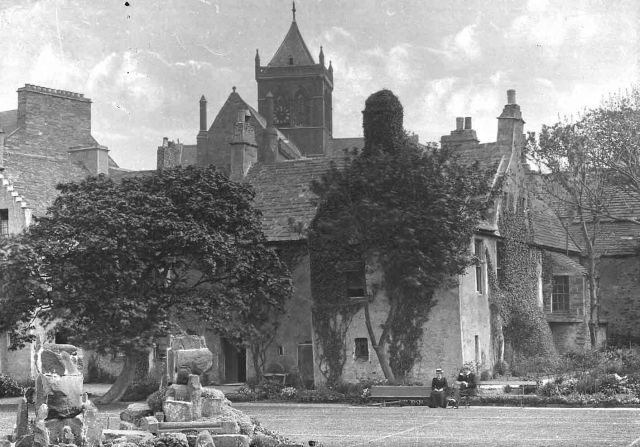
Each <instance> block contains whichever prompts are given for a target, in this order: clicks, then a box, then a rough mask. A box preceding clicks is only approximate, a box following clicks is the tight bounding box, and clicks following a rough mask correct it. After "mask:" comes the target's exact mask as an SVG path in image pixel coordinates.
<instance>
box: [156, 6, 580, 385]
mask: <svg viewBox="0 0 640 447" xmlns="http://www.w3.org/2000/svg"><path fill="white" fill-rule="evenodd" d="M255 79H256V82H257V85H258V97H257V107H256V108H254V107H252V106H251V105H249V104H248V103H247V102H246V101H245V100H244V99H242V98H241V97H240V94H239V93H238V92H236V89H235V88H233V91H232V92H231V94H230V95H229V97H228V98H227V100H226V102H225V103H224V104H223V105H222V107H221V108H220V110H219V111H218V113H217V115H216V117H215V119H214V120H213V123H212V124H211V125H210V126H208V121H207V103H206V99H205V98H204V97H202V98H201V99H200V102H199V109H200V128H199V132H198V134H197V136H196V141H197V144H195V145H186V144H179V143H176V144H174V143H173V142H170V141H168V139H165V140H164V141H163V144H162V146H160V147H159V148H158V169H163V168H168V167H171V166H176V165H191V164H197V165H208V164H211V163H212V164H215V165H216V166H218V167H219V168H220V169H222V170H223V171H224V172H226V173H228V174H229V175H230V177H231V178H233V179H235V180H238V181H245V182H249V183H250V184H251V185H253V187H254V188H255V190H256V205H257V206H258V207H259V208H260V210H261V211H262V213H263V229H264V232H265V234H266V236H267V238H268V240H269V241H270V242H271V243H272V244H273V245H274V246H275V247H276V248H277V249H279V250H281V251H286V252H287V253H288V259H289V260H290V267H291V270H292V273H293V280H294V286H295V292H294V297H293V299H292V300H291V301H290V302H289V304H288V308H287V312H286V313H285V314H284V315H283V316H282V323H281V328H280V331H279V334H278V336H277V337H276V340H275V342H274V343H273V345H272V346H271V347H270V351H269V352H268V355H267V357H268V360H267V364H266V369H267V372H282V373H285V372H291V371H296V370H297V371H299V372H300V374H301V375H302V378H303V380H304V381H305V382H307V383H311V382H315V383H319V382H322V381H324V378H323V377H322V374H321V372H320V368H319V357H318V355H319V350H321V349H322V347H321V346H320V344H319V343H318V340H317V337H316V334H315V332H314V328H313V297H312V280H313V276H312V274H311V260H310V254H309V251H308V247H307V242H306V230H307V228H308V226H309V224H310V222H311V220H312V219H313V217H314V215H315V212H316V208H315V205H314V204H313V201H312V199H313V195H312V193H311V192H310V183H311V182H312V181H313V180H315V179H319V178H320V176H321V175H322V174H323V173H324V172H325V171H326V170H327V169H328V168H329V166H330V164H331V163H333V164H336V165H337V166H341V165H342V164H343V163H344V162H345V151H348V150H350V149H353V148H356V149H361V148H362V147H363V139H362V138H334V137H333V132H332V112H333V110H332V102H333V101H332V91H333V82H334V72H333V67H332V65H331V63H329V65H328V67H327V65H326V64H325V56H324V52H323V50H322V48H320V50H319V54H318V62H317V63H316V61H315V59H314V58H313V56H312V55H311V52H310V51H309V49H308V48H307V46H306V44H305V42H304V40H303V38H302V35H301V33H300V30H299V28H298V24H297V22H296V19H295V11H294V16H293V21H292V24H291V27H290V29H289V31H288V32H287V34H286V35H285V38H284V40H283V42H282V44H281V45H280V47H279V48H278V50H277V51H276V53H275V55H274V56H273V57H272V58H271V59H270V61H269V62H268V63H267V64H266V65H262V64H261V58H260V55H259V53H258V52H256V57H255ZM523 126H524V120H523V119H522V113H521V111H520V106H519V105H518V104H517V103H516V99H515V91H513V90H510V91H509V92H508V98H507V104H506V105H505V107H504V110H503V112H502V114H501V115H500V116H499V117H498V123H497V134H496V141H495V142H493V143H479V141H478V138H477V136H476V132H475V130H473V128H472V119H471V117H466V118H457V119H456V128H455V129H454V130H453V131H451V133H450V135H446V136H443V137H442V140H441V144H442V146H446V147H449V148H451V149H452V150H453V151H454V152H455V153H456V155H457V156H458V157H459V159H460V161H461V162H463V163H468V164H472V163H474V162H478V163H479V164H480V167H481V168H485V169H491V170H492V172H493V173H494V181H496V180H497V179H498V178H499V177H504V178H505V179H506V181H505V183H504V194H503V195H502V196H501V197H500V198H499V199H498V200H497V201H496V203H495V206H494V207H493V209H492V212H491V214H490V216H489V218H488V219H487V220H485V221H484V222H481V224H480V227H479V229H478V231H477V233H476V235H475V236H474V237H473V239H472V240H470V241H469V248H470V250H471V251H472V252H476V253H477V254H478V255H479V256H480V257H481V258H482V259H484V261H483V262H481V263H480V264H478V265H477V266H475V267H472V268H470V269H469V270H468V271H467V272H466V273H465V274H464V275H462V276H461V277H460V278H459V282H458V285H457V286H455V287H453V288H451V289H447V290H441V291H439V292H438V296H437V301H438V303H437V305H436V306H435V307H434V308H433V310H432V311H431V314H430V318H429V322H428V323H427V325H426V326H425V331H424V337H423V340H422V343H421V348H420V349H421V351H420V352H421V357H422V360H421V361H420V362H418V363H417V364H416V365H415V367H414V368H413V371H412V375H413V376H414V377H415V378H416V379H418V380H423V381H424V380H426V379H428V378H430V377H431V374H432V372H433V370H434V369H435V367H436V366H441V367H443V368H445V369H446V370H447V371H449V372H450V373H453V372H454V371H456V370H457V369H458V368H459V367H460V365H462V364H463V363H465V362H470V361H473V362H477V363H478V364H480V365H483V367H484V368H491V367H492V365H493V363H494V362H495V359H496V355H497V353H496V352H495V349H494V346H493V341H492V338H491V323H490V320H491V311H490V305H489V298H490V293H491V291H490V290H489V287H488V283H489V274H490V272H488V271H487V269H488V268H489V266H490V265H491V266H492V267H491V268H493V269H494V272H493V274H495V273H496V271H495V269H496V266H497V263H495V262H494V263H493V264H490V263H489V262H487V260H486V259H485V258H486V256H487V255H485V254H486V253H488V256H489V257H491V258H493V259H494V260H495V259H496V258H497V250H498V249H497V247H498V244H499V241H500V234H499V230H498V218H499V216H500V210H501V208H502V207H504V206H507V204H508V203H511V204H520V205H522V206H523V207H525V208H526V209H528V210H529V211H528V213H529V214H528V216H529V222H530V225H529V233H530V244H531V246H532V247H533V248H535V249H536V250H538V252H539V260H540V261H539V263H540V267H539V285H538V290H537V294H538V296H539V305H540V306H541V307H542V306H547V310H548V312H547V313H548V320H549V323H550V324H551V325H552V328H554V329H553V333H554V336H557V340H558V344H559V346H564V347H565V348H566V349H573V348H575V347H578V346H582V344H583V343H584V340H583V335H584V333H583V327H582V326H583V323H584V315H583V314H582V313H580V312H578V313H576V314H571V315H565V314H562V312H561V311H560V310H562V311H564V310H565V306H564V305H560V306H559V305H558V303H559V301H558V300H559V299H560V298H558V297H559V296H560V295H558V294H559V293H560V292H558V291H559V290H560V289H559V287H560V286H559V285H557V282H558V281H564V280H560V279H558V280H555V279H553V278H555V276H554V275H552V277H551V278H544V279H543V267H542V264H543V259H546V260H547V265H548V268H547V269H548V270H550V271H551V270H553V271H555V272H557V273H558V275H556V276H563V277H568V278H569V283H568V284H567V287H568V289H567V290H568V292H567V293H569V295H570V297H569V298H568V300H569V301H570V303H571V309H573V307H576V306H577V307H580V309H583V308H584V303H583V300H584V293H583V288H584V282H583V278H582V270H581V267H580V265H579V264H578V263H577V262H576V261H575V260H574V259H573V258H572V257H571V256H573V255H575V254H576V253H577V249H576V247H575V246H567V244H566V243H565V239H566V238H565V237H564V236H563V233H562V226H561V225H560V222H559V221H558V220H557V217H555V215H554V214H553V212H551V211H550V209H549V208H548V207H546V206H545V205H544V204H543V203H541V202H538V201H535V200H533V199H530V194H529V193H528V189H527V182H526V177H527V173H528V170H527V168H526V163H524V161H523V156H522V149H523V146H524V144H525V141H524V135H523V134H524V128H523ZM530 202H531V203H530ZM534 205H535V206H534ZM425 231H428V229H425ZM347 270H348V269H347ZM347 270H345V275H349V274H350V272H349V271H347ZM376 275H378V273H377V272H375V271H374V272H373V273H371V274H369V275H368V276H367V277H366V279H365V281H366V283H365V284H362V286H361V287H358V289H359V290H362V291H363V293H365V292H366V290H367V289H370V288H371V285H372V283H373V282H375V281H376V280H377V279H378V278H377V277H376ZM554 281H555V282H554ZM562 284H565V283H564V282H563V283H562ZM348 293H349V292H348V291H345V299H347V298H348V296H347V295H348ZM563 293H564V292H563ZM562 296H563V297H564V295H562ZM563 299H564V298H563ZM385 306H386V302H385V298H384V296H380V297H379V299H378V300H377V301H376V302H374V303H372V304H371V309H372V314H373V320H374V324H375V322H380V321H381V320H382V318H383V317H384V315H385V312H386V307H385ZM201 331H202V332H203V333H205V332H206V330H205V328H202V330H201ZM207 338H208V342H207V344H208V346H209V347H210V349H212V351H214V358H215V359H214V371H213V372H212V374H211V379H212V380H213V381H216V382H222V383H224V382H242V381H244V380H246V379H247V378H248V377H250V376H251V375H252V372H251V371H250V370H248V369H247V367H248V366H247V365H251V362H250V361H248V360H249V359H247V353H245V352H244V351H238V350H236V349H235V348H234V347H232V346H231V345H230V344H229V343H227V342H226V341H225V340H221V339H219V338H218V337H216V336H214V335H213V334H207ZM345 344H346V346H347V353H348V354H349V355H348V358H347V361H346V364H345V366H344V372H343V379H344V380H348V381H354V380H357V379H359V378H362V377H381V376H382V371H381V369H380V366H379V365H378V360H377V357H376V355H375V353H374V352H373V349H372V348H371V343H370V341H369V339H368V333H367V330H366V327H365V325H364V316H363V312H362V311H360V312H358V313H357V314H356V316H355V317H354V319H353V321H352V323H351V324H350V326H349V329H348V331H347V335H346V338H345ZM563 349H564V348H563Z"/></svg>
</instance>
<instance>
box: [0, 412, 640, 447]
mask: <svg viewBox="0 0 640 447" xmlns="http://www.w3.org/2000/svg"><path fill="white" fill-rule="evenodd" d="M126 406H127V404H126V403H119V404H113V405H107V406H101V407H99V410H100V417H101V419H102V420H103V422H104V425H105V426H106V425H107V422H108V423H109V426H110V428H118V421H119V414H120V412H121V411H122V410H123V409H124V408H125V407H126ZM234 406H235V407H236V408H238V409H240V410H241V411H244V412H245V413H247V414H249V415H251V416H255V417H256V418H257V419H258V420H259V421H261V424H262V426H264V427H266V428H268V429H271V430H276V431H278V432H279V433H280V434H282V435H283V436H286V437H288V438H291V439H292V440H294V441H297V442H299V443H301V444H303V445H305V446H306V445H308V441H310V440H315V441H319V443H320V444H321V445H322V446H323V447H334V446H335V447H341V446H344V447H357V446H370V447H374V446H398V447H408V446H527V447H534V446H545V447H548V446H553V447H556V446H598V447H600V446H626V447H640V409H636V408H633V409H590V408H584V409H583V408H580V409H578V408H517V407H470V408H468V409H464V408H460V409H458V410H452V409H451V410H443V409H431V408H428V407H418V406H404V407H385V408H382V407H369V406H358V407H355V406H349V405H342V404H286V403H279V404H278V403H249V402H247V403H236V404H234ZM16 409H17V407H16V405H0V436H1V437H4V436H5V435H7V434H9V433H11V429H12V427H13V424H14V423H15V417H16V416H15V413H16Z"/></svg>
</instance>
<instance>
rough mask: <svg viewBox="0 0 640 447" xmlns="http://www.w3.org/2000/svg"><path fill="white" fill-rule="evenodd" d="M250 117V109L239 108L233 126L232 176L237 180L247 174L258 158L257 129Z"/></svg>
mask: <svg viewBox="0 0 640 447" xmlns="http://www.w3.org/2000/svg"><path fill="white" fill-rule="evenodd" d="M250 118H251V112H250V111H249V110H239V111H238V114H237V118H236V123H235V124H234V126H233V138H232V140H231V173H230V178H231V180H233V181H236V182H237V181H241V180H242V179H243V178H244V177H245V175H247V172H248V171H249V168H251V165H252V164H254V163H255V162H256V161H257V160H258V144H257V143H256V131H255V128H254V127H253V125H252V124H251V123H250Z"/></svg>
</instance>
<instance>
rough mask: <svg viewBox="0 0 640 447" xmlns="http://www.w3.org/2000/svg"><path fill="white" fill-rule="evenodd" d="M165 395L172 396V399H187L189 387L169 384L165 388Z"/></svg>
mask: <svg viewBox="0 0 640 447" xmlns="http://www.w3.org/2000/svg"><path fill="white" fill-rule="evenodd" d="M166 396H167V397H172V398H173V400H182V401H188V400H189V388H188V387H187V385H177V384H175V383H174V384H173V385H171V386H169V388H167V394H166Z"/></svg>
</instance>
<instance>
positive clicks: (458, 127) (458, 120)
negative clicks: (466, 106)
mask: <svg viewBox="0 0 640 447" xmlns="http://www.w3.org/2000/svg"><path fill="white" fill-rule="evenodd" d="M463 124H464V118H463V117H461V116H459V117H457V118H456V130H462V126H463Z"/></svg>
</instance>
